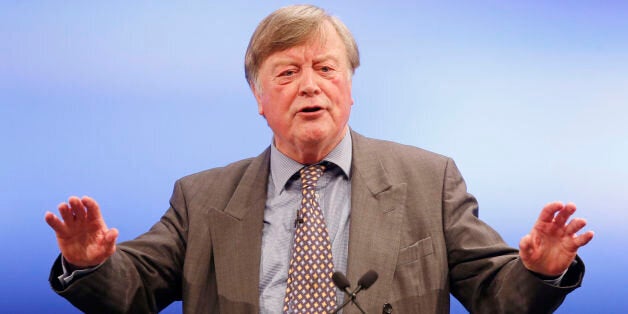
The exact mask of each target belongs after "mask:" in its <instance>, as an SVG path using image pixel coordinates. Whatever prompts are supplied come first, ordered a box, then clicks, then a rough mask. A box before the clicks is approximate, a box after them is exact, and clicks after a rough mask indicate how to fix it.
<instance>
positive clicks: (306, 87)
mask: <svg viewBox="0 0 628 314" xmlns="http://www.w3.org/2000/svg"><path fill="white" fill-rule="evenodd" d="M320 93H321V90H320V88H319V87H318V83H317V81H316V73H314V70H313V69H312V68H306V69H304V70H303V72H302V75H301V82H300V85H299V96H308V97H312V96H316V95H318V94H320Z"/></svg>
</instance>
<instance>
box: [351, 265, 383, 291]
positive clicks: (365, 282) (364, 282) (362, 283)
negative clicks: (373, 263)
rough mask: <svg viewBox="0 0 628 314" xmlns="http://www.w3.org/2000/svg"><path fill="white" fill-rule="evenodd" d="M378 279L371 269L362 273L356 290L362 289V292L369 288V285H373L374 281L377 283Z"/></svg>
mask: <svg viewBox="0 0 628 314" xmlns="http://www.w3.org/2000/svg"><path fill="white" fill-rule="evenodd" d="M378 277H379V275H378V274H377V272H376V271H374V270H372V269H371V270H369V271H367V272H366V273H364V275H362V277H361V278H360V280H358V288H359V287H362V289H363V290H366V289H368V288H370V287H371V285H372V284H374V283H375V281H377V278H378ZM355 293H358V292H357V291H356V292H355Z"/></svg>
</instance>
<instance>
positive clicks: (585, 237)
mask: <svg viewBox="0 0 628 314" xmlns="http://www.w3.org/2000/svg"><path fill="white" fill-rule="evenodd" d="M594 235H595V233H594V232H593V231H587V232H585V233H583V234H581V235H579V236H577V237H575V238H574V243H575V244H576V245H577V246H578V247H582V246H585V245H587V243H589V241H591V240H592V239H593V236H594Z"/></svg>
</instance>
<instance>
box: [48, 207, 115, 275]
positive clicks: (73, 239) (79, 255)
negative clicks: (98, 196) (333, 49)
mask: <svg viewBox="0 0 628 314" xmlns="http://www.w3.org/2000/svg"><path fill="white" fill-rule="evenodd" d="M58 209H59V213H60V214H61V217H63V221H62V220H60V219H59V218H58V217H57V216H55V214H53V213H51V212H46V216H45V219H46V222H47V223H48V225H50V227H52V229H53V230H54V231H55V233H56V235H57V243H58V244H59V249H61V254H63V257H64V258H65V260H66V261H67V262H69V263H70V264H72V265H73V266H75V267H77V268H86V267H91V266H96V265H98V264H100V263H102V262H104V261H105V260H106V259H107V258H108V257H109V256H111V255H112V254H113V252H115V250H116V239H117V238H118V230H117V229H115V228H111V229H107V225H106V224H105V221H104V220H103V219H102V216H101V215H100V207H99V206H98V203H96V201H95V200H94V199H92V198H90V197H88V196H84V197H83V198H82V199H79V198H78V197H76V196H72V197H70V199H69V200H68V203H61V204H59V206H58Z"/></svg>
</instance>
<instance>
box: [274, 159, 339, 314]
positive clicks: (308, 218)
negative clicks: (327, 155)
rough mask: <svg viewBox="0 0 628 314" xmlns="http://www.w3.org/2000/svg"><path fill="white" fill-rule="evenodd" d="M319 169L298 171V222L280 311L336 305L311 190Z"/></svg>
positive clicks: (320, 218)
mask: <svg viewBox="0 0 628 314" xmlns="http://www.w3.org/2000/svg"><path fill="white" fill-rule="evenodd" d="M323 171H325V166H324V165H320V164H319V165H311V166H308V167H305V168H303V169H301V171H300V174H301V185H302V191H301V193H302V194H303V199H302V200H301V209H300V210H299V213H298V217H299V218H300V219H302V221H299V223H298V225H297V227H296V231H295V233H294V239H293V240H292V256H291V258H290V269H289V270H288V285H287V287H286V297H285V299H284V306H283V312H284V313H290V314H293V313H328V312H331V311H332V310H333V309H334V307H336V287H335V286H334V284H333V282H332V280H331V275H332V273H333V272H334V261H333V260H332V255H331V241H330V240H329V234H328V233H327V226H326V225H325V219H324V218H323V213H322V211H321V207H320V205H319V204H318V201H317V200H316V191H315V188H316V183H317V182H318V179H319V178H320V177H321V175H322V174H323Z"/></svg>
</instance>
